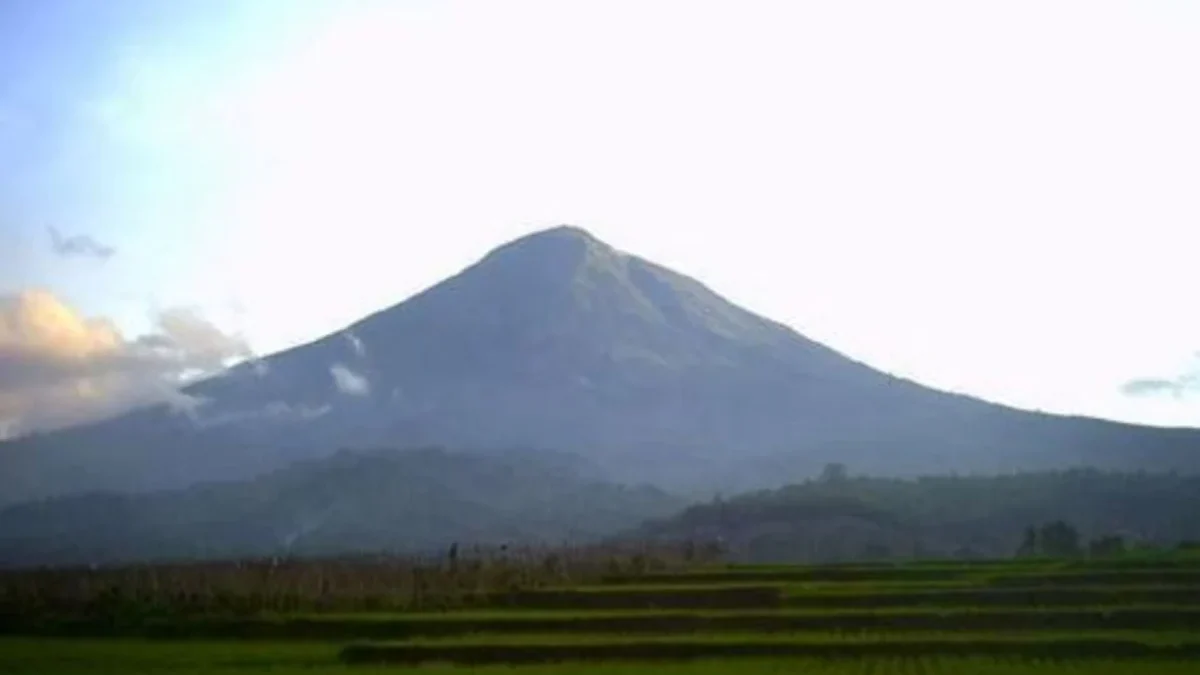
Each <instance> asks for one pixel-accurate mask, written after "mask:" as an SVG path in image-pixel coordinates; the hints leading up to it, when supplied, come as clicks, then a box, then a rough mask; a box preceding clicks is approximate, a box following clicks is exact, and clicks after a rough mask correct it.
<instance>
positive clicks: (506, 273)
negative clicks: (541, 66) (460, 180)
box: [0, 226, 1200, 501]
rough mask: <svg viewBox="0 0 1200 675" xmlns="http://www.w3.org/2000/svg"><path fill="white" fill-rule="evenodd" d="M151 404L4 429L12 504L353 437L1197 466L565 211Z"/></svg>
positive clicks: (720, 482) (734, 463)
mask: <svg viewBox="0 0 1200 675" xmlns="http://www.w3.org/2000/svg"><path fill="white" fill-rule="evenodd" d="M184 393H185V394H186V395H187V396H188V397H190V400H191V401H192V405H190V406H187V408H186V410H180V409H172V408H169V407H167V406H158V407H155V408H148V409H143V410H138V411H135V412H132V413H129V414H126V415H123V416H121V417H118V418H115V419H111V420H107V421H104V422H100V423H97V424H91V425H87V426H81V427H76V428H73V429H67V430H64V431H61V432H55V433H49V434H44V435H40V436H36V437H31V438H26V439H19V440H17V441H13V442H9V443H7V444H3V445H0V481H3V483H0V489H2V490H3V493H2V494H3V498H0V499H2V500H3V501H16V500H21V499H28V498H33V497H38V496H43V495H49V494H61V493H69V492H79V491H88V490H98V489H105V490H146V489H156V488H162V487H177V486H183V485H187V484H191V483H195V482H197V481H202V480H212V479H228V478H242V477H248V476H251V475H255V474H259V473H261V472H264V471H267V470H271V469H274V468H278V467H279V466H282V465H284V464H288V463H291V462H294V461H296V460H299V459H309V458H314V457H321V456H325V455H328V454H331V453H333V452H335V451H336V450H338V449H339V448H341V447H380V446H387V447H415V446H420V445H431V444H436V445H443V446H449V447H458V448H464V449H472V450H495V451H503V450H505V449H509V448H517V447H529V448H545V449H555V450H563V451H569V452H573V453H576V454H579V455H582V456H584V457H586V458H588V459H589V460H591V461H592V462H593V463H594V464H596V465H597V466H598V467H599V468H600V469H601V470H604V471H607V472H608V473H610V474H613V475H616V476H617V477H620V478H625V479H637V480H644V481H654V482H659V483H661V484H664V485H668V486H673V487H697V488H698V487H704V488H707V489H722V490H734V489H741V488H749V487H759V486H771V485H778V484H781V483H783V482H785V481H786V480H788V479H795V478H798V477H801V476H805V475H810V474H812V473H814V472H815V471H817V470H819V468H820V467H821V466H822V465H823V464H825V463H826V462H835V461H836V462H843V463H846V464H848V465H849V466H850V467H851V469H852V470H855V471H864V472H870V473H874V474H904V475H911V474H915V473H941V472H946V471H951V470H956V471H1000V470H1015V469H1045V468H1054V467H1066V466H1078V465H1086V466H1097V467H1110V468H1146V469H1154V468H1178V469H1195V468H1197V467H1198V466H1200V432H1194V431H1187V430H1164V429H1154V428H1147V427H1136V426H1131V425H1122V424H1116V423H1110V422H1102V421H1099V420H1090V419H1082V418H1067V417H1057V416H1051V415H1044V414H1039V413H1032V412H1024V411H1017V410H1014V409H1011V408H1005V407H1002V406H997V405H993V404H989V403H986V402H983V401H979V400H976V399H971V398H968V397H964V396H959V395H954V394H948V393H943V392H938V391H934V390H932V389H928V388H925V387H922V386H920V385H917V384H915V383H913V382H909V381H906V380H902V379H899V378H895V377H892V376H890V375H887V374H884V373H881V372H878V371H876V370H873V369H871V368H869V367H868V366H866V365H863V364H860V363H857V362H855V361H852V360H850V359H848V358H846V357H845V356H843V355H841V354H839V353H837V352H835V351H833V350H831V349H829V348H827V347H825V346H822V345H820V344H817V343H815V342H813V341H811V340H808V339H806V338H805V337H803V336H802V335H800V334H798V333H796V332H795V331H793V330H791V329H790V328H787V327H786V326H783V325H781V324H778V323H775V322H772V321H769V320H767V319H764V318H762V317H759V316H757V315H754V314H752V313H750V312H748V311H746V310H743V309H741V308H739V307H737V306H735V305H733V304H731V303H730V302H728V301H726V300H725V299H723V298H721V297H720V296H719V295H717V294H716V293H714V292H713V291H712V290H710V289H708V288H707V287H705V286H704V285H703V284H701V283H700V282H698V281H696V280H694V279H691V278H689V277H686V276H683V275H681V274H678V273H676V272H673V271H671V270H668V269H665V268H663V267H660V266H658V265H655V264H654V263H651V262H649V261H646V260H643V259H641V258H638V257H636V256H633V255H629V254H626V253H623V252H621V251H618V250H616V249H614V248H613V247H611V246H609V245H607V244H605V243H604V242H602V241H600V240H598V239H597V238H595V237H594V236H592V235H591V234H589V233H588V232H586V231H584V230H582V229H579V228H576V227H567V226H564V227H557V228H553V229H549V230H544V231H541V232H536V233H534V234H531V235H528V236H525V237H522V238H520V239H517V240H515V241H512V242H509V243H507V244H504V245H503V246H500V247H499V248H496V249H494V250H493V251H491V252H490V253H488V254H487V255H486V256H485V257H483V259H481V260H480V261H478V262H477V263H475V264H474V265H472V266H470V267H468V268H467V269H465V270H463V271H462V272H461V273H459V274H457V275H455V276H453V277H451V278H449V279H447V280H445V281H443V282H441V283H439V284H437V285H435V286H433V287H431V288H429V289H427V290H425V291H424V292H422V293H419V294H417V295H415V296H414V297H412V298H410V299H408V300H406V301H404V302H402V303H400V304H398V305H395V306H393V307H390V308H388V309H385V310H383V311H381V312H378V313H376V314H374V315H372V316H369V317H367V318H365V319H363V320H361V321H359V322H358V323H356V324H354V325H352V326H350V327H348V328H346V329H344V330H342V331H339V332H336V333H333V334H331V335H328V336H325V337H324V338H321V339H319V340H317V341H315V342H312V343H310V344H307V345H303V346H299V347H296V348H293V349H289V350H287V351H284V352H281V353H278V354H275V355H273V356H270V357H267V358H264V359H260V360H258V361H255V362H253V363H244V364H241V365H239V366H237V367H235V368H232V369H230V370H229V371H227V372H225V373H222V374H220V375H218V376H216V377H213V378H211V379H208V380H206V381H203V382H200V383H197V384H195V385H193V386H190V387H188V388H187V389H186V390H185V391H184Z"/></svg>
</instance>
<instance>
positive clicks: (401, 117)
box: [0, 0, 1200, 434]
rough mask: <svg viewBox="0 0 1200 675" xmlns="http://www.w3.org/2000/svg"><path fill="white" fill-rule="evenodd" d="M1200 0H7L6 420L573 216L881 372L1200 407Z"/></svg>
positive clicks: (331, 324) (359, 304)
mask: <svg viewBox="0 0 1200 675" xmlns="http://www.w3.org/2000/svg"><path fill="white" fill-rule="evenodd" d="M1197 186H1200V4H1196V3H1190V2H1185V1H1183V0H1136V1H1130V2H1109V1H1103V0H1084V1H1078V2H1075V1H1065V0H1064V1H1050V2H1048V1H1046V0H1040V1H1037V2H1027V1H1024V0H1009V1H1007V2H975V3H964V2H954V1H946V2H928V1H924V0H912V1H910V2H904V3H896V2H889V1H880V2H863V1H856V0H841V1H839V2H787V1H782V0H781V1H779V2H765V1H755V0H741V1H739V2H732V1H731V2H706V1H703V0H681V1H678V2H673V1H667V0H639V1H637V2H633V1H625V0H603V1H595V2H591V1H582V0H579V1H569V0H542V1H534V0H508V1H507V2H503V3H499V2H490V1H488V0H477V1H475V2H455V1H445V2H433V1H422V0H412V1H403V0H395V1H392V2H388V1H386V0H345V1H337V0H324V1H321V0H307V1H305V0H261V1H254V0H246V1H244V2H236V1H234V0H175V1H172V2H165V1H152V0H5V2H0V434H4V433H6V430H7V433H10V434H11V433H17V432H23V431H28V430H32V429H38V428H51V427H54V426H58V425H62V424H67V423H70V422H73V421H78V420H80V419H83V418H86V417H89V416H92V417H94V416H96V415H101V414H110V413H111V412H113V411H115V410H119V409H122V408H123V407H127V406H128V405H132V404H134V403H136V402H139V401H143V400H146V399H147V397H160V398H161V397H169V396H171V392H172V391H173V390H174V388H175V387H177V386H178V383H179V382H180V381H183V380H185V379H186V378H188V377H195V376H197V375H199V374H202V373H206V372H212V371H213V370H214V369H216V368H219V367H220V366H221V365H222V364H225V363H230V362H233V361H235V360H237V359H241V358H246V357H247V356H248V355H250V354H266V353H270V352H273V351H277V350H279V349H282V348H285V347H288V346H291V345H295V344H298V343H302V342H306V341H309V340H312V339H315V338H317V337H319V336H321V335H323V334H326V333H329V332H332V331H335V330H338V329H340V328H342V327H344V326H345V325H347V324H349V323H351V322H353V321H355V320H357V319H359V318H361V317H362V316H364V315H366V314H368V313H371V312H374V311H376V310H378V309H381V308H383V307H386V306H390V305H393V304H395V303H397V302H399V301H401V300H403V299H404V298H406V297H408V296H410V295H412V294H413V293H415V292H418V291H420V290H422V289H424V288H426V287H428V286H430V285H432V284H434V283H436V282H437V281H439V280H440V279H442V278H444V277H446V276H448V275H450V274H453V273H455V272H457V271H459V270H460V269H461V268H463V267H465V266H467V265H469V264H471V263H472V262H474V261H475V260H477V259H478V258H480V257H481V256H482V255H484V254H485V253H486V252H487V251H488V250H489V249H491V248H493V247H494V246H496V245H498V244H500V243H503V242H504V241H506V240H509V239H512V238H515V237H517V236H520V235H522V234H525V233H528V232H531V231H534V230H538V229H542V228H546V227H551V226H555V225H559V224H572V225H576V226H580V227H583V228H585V229H587V230H589V231H591V232H592V233H593V234H594V235H596V236H597V237H599V238H600V239H602V240H604V241H606V242H608V243H610V244H612V245H614V246H616V247H617V248H619V249H623V250H625V251H629V252H632V253H636V254H638V255H641V256H643V257H646V258H649V259H651V260H654V261H656V262H659V263H661V264H664V265H667V266H668V267H672V268H674V269H676V270H678V271H680V272H683V273H685V274H689V275H692V276H695V277H697V278H698V279H700V280H701V281H703V282H704V283H706V284H707V285H709V286H710V287H712V288H713V289H715V290H716V291H718V292H719V293H721V294H722V295H724V296H726V297H727V298H729V299H730V300H732V301H734V302H737V303H738V304H741V305H743V306H745V307H747V308H748V309H751V310H753V311H756V312H759V313H761V314H764V315H767V316H769V317H771V318H774V319H776V320H779V321H782V322H785V323H787V324H789V325H791V326H793V327H794V328H796V329H797V330H799V331H801V332H802V333H804V334H805V335H807V336H809V337H811V338H813V339H816V340H818V341H821V342H823V343H826V344H828V345H830V346H832V347H834V348H835V349H838V350H839V351H842V352H844V353H846V354H848V355H850V356H852V357H854V358H856V359H859V360H862V361H865V362H867V363H870V364H872V365H874V366H876V367H878V368H880V369H883V370H887V371H889V372H892V373H896V374H899V375H902V376H905V377H911V378H913V379H916V380H919V381H921V382H924V383H927V384H930V385H933V386H937V387H940V388H943V389H949V390H954V391H962V392H967V393H971V394H975V395H978V396H982V397H984V398H988V399H991V400H996V401H1000V402H1004V403H1008V404H1012V405H1018V406H1021V407H1027V408H1035V409H1041V410H1048V411H1053V412H1062V413H1071V414H1086V415H1094V416H1101V417H1108V418H1113V419H1120V420H1126V421H1136V422H1143V423H1149V424H1164V425H1188V426H1200V397H1198V396H1196V395H1195V394H1196V392H1195V391H1194V390H1195V388H1196V387H1197V386H1200V356H1198V352H1200V312H1197V311H1196V309H1195V305H1194V294H1195V288H1196V284H1195V272H1194V269H1195V262H1196V259H1197V250H1198V249H1197V246H1196V244H1197V242H1198V240H1200V236H1198V235H1197V234H1196V233H1197V232H1200V189H1198V187H1197Z"/></svg>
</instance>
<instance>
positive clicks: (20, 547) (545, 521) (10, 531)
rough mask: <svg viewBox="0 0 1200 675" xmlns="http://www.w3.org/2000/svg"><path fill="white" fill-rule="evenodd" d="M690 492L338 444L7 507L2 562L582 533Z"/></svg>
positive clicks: (610, 529)
mask: <svg viewBox="0 0 1200 675" xmlns="http://www.w3.org/2000/svg"><path fill="white" fill-rule="evenodd" d="M682 505H683V503H682V502H680V501H679V500H677V499H676V498H674V497H670V496H668V495H667V494H665V493H663V492H661V491H659V490H657V489H654V488H650V487H640V488H627V487H622V486H618V485H613V484H611V483H604V482H599V481H595V480H592V479H589V478H588V477H587V474H586V467H583V466H581V465H580V464H579V463H578V462H574V461H571V458H570V457H562V456H559V455H557V454H555V453H542V452H534V451H512V452H511V453H509V454H508V455H506V456H504V457H496V456H487V455H472V454H464V453H451V452H446V451H443V450H440V449H423V450H413V451H406V452H398V451H374V452H347V451H343V452H339V453H337V454H335V455H333V456H332V457H328V458H324V459H320V460H310V461H307V462H299V463H295V464H293V465H291V466H289V467H287V468H285V469H281V470H279V471H274V472H271V473H268V474H266V475H263V476H260V477H259V478H256V479H253V480H249V481H241V482H228V483H211V484H203V485H197V486H193V487H191V488H187V489H184V490H176V491H165V492H156V493H150V494H142V495H111V494H102V495H84V496H76V497H64V498H59V499H54V500H48V501H44V502H39V503H33V504H23V505H17V506H13V507H10V508H8V509H5V510H0V564H7V565H34V564H36V565H41V564H57V565H69V564H93V563H110V562H124V561H144V560H153V559H159V560H170V559H196V558H241V557H252V556H253V557H257V556H268V555H279V554H283V553H293V554H300V555H305V554H307V555H313V554H330V555H332V554H342V553H347V552H372V553H373V552H380V551H392V552H416V553H428V552H438V551H442V550H445V548H446V547H448V546H450V545H451V544H452V543H454V542H462V543H463V545H464V546H466V545H475V544H480V545H500V544H504V543H518V542H520V543H549V544H555V545H557V544H559V543H561V542H563V541H570V542H572V543H580V542H584V541H589V540H595V539H597V538H598V537H601V536H604V535H609V534H612V533H614V532H617V531H620V530H624V529H628V528H631V527H633V526H635V525H637V524H638V523H640V522H641V521H643V520H644V519H646V518H648V517H661V516H666V515H668V514H670V513H672V512H674V511H676V510H677V509H678V508H680V507H681V506H682Z"/></svg>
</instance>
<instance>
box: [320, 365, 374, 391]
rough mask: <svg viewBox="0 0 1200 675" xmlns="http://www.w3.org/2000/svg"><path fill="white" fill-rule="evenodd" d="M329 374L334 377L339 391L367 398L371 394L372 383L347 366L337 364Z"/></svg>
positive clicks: (330, 369)
mask: <svg viewBox="0 0 1200 675" xmlns="http://www.w3.org/2000/svg"><path fill="white" fill-rule="evenodd" d="M329 374H330V375H332V376H333V383H334V385H336V386H337V388H338V391H340V392H342V393H343V394H350V395H351V396H366V395H367V394H370V393H371V383H370V381H368V380H367V378H366V377H365V376H363V375H360V374H358V373H356V372H354V371H353V370H350V369H349V368H347V367H346V366H344V365H342V364H340V363H335V364H334V365H333V366H331V367H330V368H329Z"/></svg>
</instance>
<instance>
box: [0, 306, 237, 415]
mask: <svg viewBox="0 0 1200 675" xmlns="http://www.w3.org/2000/svg"><path fill="white" fill-rule="evenodd" d="M248 356H250V350H249V348H248V347H247V346H246V344H245V343H244V342H243V341H242V340H240V339H239V338H238V337H236V336H231V335H227V334H225V333H223V332H222V331H220V330H219V329H217V328H216V327H215V326H213V325H212V324H210V323H209V322H207V321H205V320H204V319H203V318H202V317H200V316H199V315H198V314H197V313H196V312H194V311H192V310H187V309H172V310H167V311H164V312H162V313H160V314H159V315H158V316H157V317H156V330H155V332H153V333H151V334H148V335H143V336H140V337H138V338H137V339H134V340H128V339H126V338H125V337H124V336H123V335H121V333H120V332H118V331H117V329H116V328H115V326H114V325H113V324H112V322H110V321H107V320H105V319H94V318H86V317H83V316H81V315H80V314H78V313H77V312H76V311H75V310H74V309H72V308H71V307H69V306H68V305H66V304H65V303H63V302H62V301H61V300H59V299H58V298H57V297H55V296H54V295H53V294H52V293H50V292H47V291H42V290H30V291H24V292H21V293H17V294H11V295H4V296H0V420H8V427H9V432H10V433H13V432H14V431H15V432H19V433H27V432H30V431H36V430H49V429H54V428H58V427H62V426H68V425H71V424H75V423H80V422H86V421H91V420H95V419H99V418H103V417H106V416H109V415H113V414H116V413H120V412H123V411H125V410H128V409H130V408H132V407H135V406H139V405H146V404H150V403H167V404H168V405H170V406H171V407H172V408H173V409H175V410H176V411H178V412H181V413H183V414H188V415H193V416H194V415H195V412H196V410H197V408H198V407H199V406H200V405H201V404H202V402H201V401H199V400H198V399H195V398H193V397H191V396H188V395H186V394H183V393H181V392H180V391H179V387H180V385H181V384H183V382H184V377H185V375H187V374H189V373H211V372H214V371H217V370H219V369H220V368H222V367H224V366H225V365H227V364H228V363H229V362H230V361H231V360H233V359H237V358H245V357H248Z"/></svg>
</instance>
